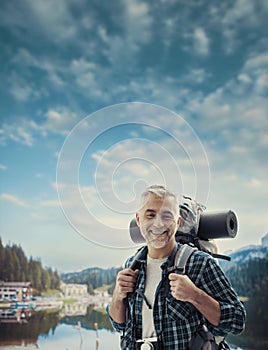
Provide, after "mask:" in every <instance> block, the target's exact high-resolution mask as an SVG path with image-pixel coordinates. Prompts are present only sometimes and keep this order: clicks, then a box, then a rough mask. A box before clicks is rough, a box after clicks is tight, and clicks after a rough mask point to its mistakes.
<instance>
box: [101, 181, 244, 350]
mask: <svg viewBox="0 0 268 350" xmlns="http://www.w3.org/2000/svg"><path fill="white" fill-rule="evenodd" d="M136 220H137V224H138V226H139V227H140V230H141V233H142V235H143V236H144V238H145V240H146V242H147V248H148V249H147V252H146V253H145V256H144V257H142V258H141V259H140V261H139V266H138V267H139V268H138V269H136V270H134V271H133V270H132V269H130V268H129V266H130V265H131V262H132V260H133V257H132V258H130V259H128V261H127V263H126V268H125V269H124V270H122V271H121V272H119V273H118V276H117V280H116V285H115V289H114V293H113V298H112V302H111V305H110V306H109V307H108V309H107V311H108V315H109V317H110V320H111V322H112V324H113V326H114V328H115V329H116V330H117V331H119V332H123V335H124V348H125V349H128V350H133V349H136V348H140V345H141V344H142V342H141V341H140V340H141V339H148V338H150V342H151V343H152V344H153V346H154V347H153V348H154V349H165V350H180V349H188V348H189V343H190V341H191V339H192V338H193V337H194V336H195V334H196V332H197V330H198V328H199V327H200V325H202V324H206V326H207V327H208V328H209V329H210V330H211V331H212V332H213V334H215V335H221V336H224V335H226V334H227V333H233V334H239V333H241V332H242V331H243V329H244V326H245V309H244V307H243V305H242V304H241V303H240V301H239V300H238V299H237V295H236V294H235V292H234V290H233V289H232V287H231V285H230V283H229V282H228V280H227V278H226V277H225V275H224V273H223V272H222V270H221V269H220V267H219V266H218V264H217V263H216V262H215V260H214V259H213V258H211V257H210V255H209V254H206V253H204V252H200V251H196V252H194V253H193V254H192V256H191V257H190V259H189V261H188V262H187V265H186V274H185V275H178V274H175V273H169V272H170V271H169V268H170V267H172V266H173V264H174V257H175V254H176V251H177V249H178V244H177V242H176V240H175V233H176V231H177V228H178V226H179V224H180V216H179V205H178V201H177V198H176V195H175V194H174V193H172V192H170V191H169V190H167V189H165V188H164V187H163V186H150V187H149V188H148V189H147V190H146V191H145V192H144V193H143V195H142V206H141V208H140V210H139V211H138V212H137V214H136ZM144 348H145V349H146V347H144ZM147 349H150V347H147Z"/></svg>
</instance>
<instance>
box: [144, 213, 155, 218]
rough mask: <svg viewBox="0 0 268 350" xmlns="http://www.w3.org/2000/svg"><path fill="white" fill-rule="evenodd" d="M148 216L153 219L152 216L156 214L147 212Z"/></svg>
mask: <svg viewBox="0 0 268 350" xmlns="http://www.w3.org/2000/svg"><path fill="white" fill-rule="evenodd" d="M146 217H147V218H148V219H152V218H154V217H155V214H154V213H147V214H146Z"/></svg>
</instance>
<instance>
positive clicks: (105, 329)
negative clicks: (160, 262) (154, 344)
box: [0, 304, 267, 350]
mask: <svg viewBox="0 0 268 350" xmlns="http://www.w3.org/2000/svg"><path fill="white" fill-rule="evenodd" d="M230 340H231V343H232V344H235V345H232V349H239V350H240V349H242V350H263V349H265V347H262V346H260V345H257V344H256V342H254V341H253V340H252V339H246V338H245V337H243V336H239V337H231V338H230ZM0 349H1V350H18V349H20V350H23V349H25V350H29V349H41V350H119V349H120V347H119V335H118V334H117V333H115V332H114V331H113V330H112V327H111V325H110V322H109V320H108V318H107V315H106V313H105V311H104V309H100V308H96V307H94V306H92V305H83V304H73V305H71V306H70V305H67V306H65V307H63V308H62V309H46V310H39V311H38V310H31V309H27V308H17V309H10V310H5V313H4V314H3V313H2V319H1V323H0ZM266 349H267V348H266Z"/></svg>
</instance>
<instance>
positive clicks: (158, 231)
mask: <svg viewBox="0 0 268 350" xmlns="http://www.w3.org/2000/svg"><path fill="white" fill-rule="evenodd" d="M136 220H137V224H138V226H139V227H140V230H141V233H142V235H143V237H144V238H145V239H146V241H147V243H148V245H150V246H151V247H152V248H155V249H161V248H164V247H166V246H167V245H168V244H169V243H170V242H171V241H174V240H175V238H174V237H175V232H176V230H177V226H178V222H179V214H178V209H177V202H176V199H175V198H174V197H172V196H166V197H165V198H164V199H163V198H159V197H157V196H155V195H154V194H149V196H148V197H147V198H146V200H145V203H144V205H143V207H142V208H141V210H140V211H139V212H138V213H137V214H136Z"/></svg>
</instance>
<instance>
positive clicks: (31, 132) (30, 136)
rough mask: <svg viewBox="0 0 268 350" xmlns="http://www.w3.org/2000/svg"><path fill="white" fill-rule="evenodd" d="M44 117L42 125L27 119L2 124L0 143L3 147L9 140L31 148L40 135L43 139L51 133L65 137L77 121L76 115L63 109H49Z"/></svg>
mask: <svg viewBox="0 0 268 350" xmlns="http://www.w3.org/2000/svg"><path fill="white" fill-rule="evenodd" d="M44 117H45V120H44V122H43V123H37V122H36V121H34V120H32V119H27V118H21V119H19V120H18V121H17V122H16V123H14V124H6V123H4V124H3V125H2V129H0V143H1V144H2V145H5V144H6V143H7V142H8V140H11V141H15V142H17V143H20V144H22V145H25V146H29V147H31V146H33V144H34V142H35V141H36V139H37V138H38V137H39V136H40V135H42V136H43V137H47V136H48V134H51V133H54V134H59V135H67V134H68V132H70V130H71V129H72V128H73V127H74V126H75V124H76V123H77V121H78V119H77V115H76V114H75V113H73V112H70V111H68V110H67V109H66V108H65V107H58V108H56V109H49V110H48V111H47V112H46V113H45V115H44Z"/></svg>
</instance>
